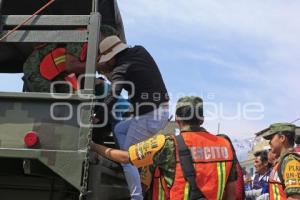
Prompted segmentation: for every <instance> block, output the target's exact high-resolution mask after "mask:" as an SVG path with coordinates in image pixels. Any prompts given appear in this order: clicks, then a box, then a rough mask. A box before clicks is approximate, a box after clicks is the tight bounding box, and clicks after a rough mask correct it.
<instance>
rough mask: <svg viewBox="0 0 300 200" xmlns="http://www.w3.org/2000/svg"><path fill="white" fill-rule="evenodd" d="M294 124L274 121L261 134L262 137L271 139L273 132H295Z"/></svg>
mask: <svg viewBox="0 0 300 200" xmlns="http://www.w3.org/2000/svg"><path fill="white" fill-rule="evenodd" d="M295 128H296V126H295V125H294V124H290V123H275V124H272V125H270V127H269V130H268V131H266V132H265V133H264V134H262V137H263V138H264V139H266V140H270V139H272V136H273V135H274V134H277V133H280V132H283V131H287V132H292V133H293V132H294V133H295Z"/></svg>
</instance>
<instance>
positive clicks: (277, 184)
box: [269, 152, 299, 200]
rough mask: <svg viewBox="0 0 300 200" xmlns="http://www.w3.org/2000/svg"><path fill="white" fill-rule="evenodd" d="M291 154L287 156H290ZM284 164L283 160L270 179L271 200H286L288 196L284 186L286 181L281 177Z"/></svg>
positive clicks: (274, 169) (276, 166)
mask: <svg viewBox="0 0 300 200" xmlns="http://www.w3.org/2000/svg"><path fill="white" fill-rule="evenodd" d="M295 154H298V155H299V153H298V152H295ZM288 155H289V154H287V155H285V156H288ZM281 164H282V160H281V161H280V162H278V163H277V164H276V165H275V166H274V168H273V170H272V172H271V174H270V177H269V194H270V200H286V199H287V196H286V194H285V192H284V189H285V185H284V184H283V182H284V180H283V178H282V176H281V174H279V173H281V170H280V166H281Z"/></svg>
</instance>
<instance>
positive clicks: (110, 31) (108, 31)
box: [100, 24, 118, 38]
mask: <svg viewBox="0 0 300 200" xmlns="http://www.w3.org/2000/svg"><path fill="white" fill-rule="evenodd" d="M100 32H101V36H102V37H103V38H106V37H108V36H112V35H118V31H117V30H116V29H115V28H114V27H112V26H110V25H106V24H102V25H101V27H100Z"/></svg>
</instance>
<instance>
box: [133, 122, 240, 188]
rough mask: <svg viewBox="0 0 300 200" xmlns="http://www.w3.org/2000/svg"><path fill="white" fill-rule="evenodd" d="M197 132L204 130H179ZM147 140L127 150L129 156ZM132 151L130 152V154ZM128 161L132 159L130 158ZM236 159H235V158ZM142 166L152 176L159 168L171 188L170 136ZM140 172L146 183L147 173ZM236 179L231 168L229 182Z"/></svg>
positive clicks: (173, 162) (172, 151) (172, 156)
mask: <svg viewBox="0 0 300 200" xmlns="http://www.w3.org/2000/svg"><path fill="white" fill-rule="evenodd" d="M191 131H192V132H197V131H205V129H204V128H201V127H193V126H191V127H189V128H187V129H183V130H181V132H191ZM149 140H152V138H150V139H149ZM149 140H147V141H145V142H141V143H138V144H136V145H133V146H132V147H131V148H130V149H129V155H133V154H135V153H136V152H135V151H137V152H138V151H139V150H141V149H140V148H142V147H144V146H147V145H145V144H146V143H147V142H149ZM130 151H132V152H130ZM141 151H143V154H144V155H146V154H148V153H150V151H149V152H147V151H144V150H141ZM130 159H132V157H130ZM235 159H236V158H235ZM236 163H237V160H233V166H235V165H236ZM144 165H145V166H146V165H149V171H150V174H151V175H153V174H154V171H155V169H156V168H157V167H159V168H160V169H161V172H162V174H164V177H165V180H166V183H167V185H168V186H170V187H171V186H172V185H173V181H174V178H175V167H176V150H175V141H174V139H173V137H172V136H166V140H165V143H164V146H163V147H162V148H161V149H160V151H158V152H156V154H155V155H154V157H153V159H152V160H151V161H149V160H148V161H146V162H145V163H144ZM142 172H143V173H144V174H141V177H142V181H144V180H145V181H147V180H148V179H149V177H145V176H146V175H145V173H147V171H146V170H142ZM236 178H237V172H236V167H232V170H231V173H230V176H229V179H228V180H229V181H235V180H236ZM146 185H149V184H148V183H146Z"/></svg>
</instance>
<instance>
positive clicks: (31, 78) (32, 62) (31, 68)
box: [23, 43, 83, 92]
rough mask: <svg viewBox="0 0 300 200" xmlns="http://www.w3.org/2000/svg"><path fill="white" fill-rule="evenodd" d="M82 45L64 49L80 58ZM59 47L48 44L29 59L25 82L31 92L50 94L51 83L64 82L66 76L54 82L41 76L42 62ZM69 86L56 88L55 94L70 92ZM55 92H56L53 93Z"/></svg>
mask: <svg viewBox="0 0 300 200" xmlns="http://www.w3.org/2000/svg"><path fill="white" fill-rule="evenodd" d="M82 45H83V44H82V43H68V44H66V45H65V46H64V47H65V48H66V52H67V53H69V54H71V55H74V56H75V57H79V56H80V53H81V48H82ZM57 47H59V45H58V44H46V45H45V46H43V47H40V48H36V49H35V50H34V51H33V52H32V54H31V55H30V56H29V57H28V58H27V60H26V61H25V63H24V65H23V72H24V81H25V83H26V86H27V88H28V91H30V92H50V88H51V83H52V82H54V81H64V75H63V74H61V75H58V76H57V77H56V78H55V79H54V80H52V81H49V80H47V79H45V78H43V77H42V76H41V74H40V68H39V65H40V62H41V60H42V59H43V58H44V56H45V55H47V54H48V53H49V52H51V51H52V50H53V49H55V48H57ZM68 88H69V87H68V86H67V85H62V84H60V85H59V87H56V88H54V89H55V92H68ZM53 92H54V91H53Z"/></svg>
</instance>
